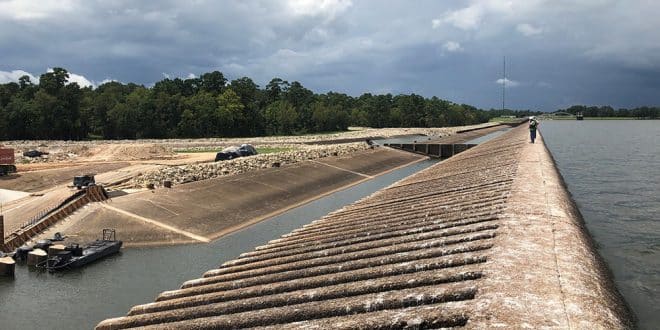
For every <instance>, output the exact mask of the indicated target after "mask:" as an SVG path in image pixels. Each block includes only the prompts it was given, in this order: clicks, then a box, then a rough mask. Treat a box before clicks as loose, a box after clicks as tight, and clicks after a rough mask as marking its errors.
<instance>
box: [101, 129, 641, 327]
mask: <svg viewBox="0 0 660 330" xmlns="http://www.w3.org/2000/svg"><path fill="white" fill-rule="evenodd" d="M539 142H541V143H537V144H529V143H528V142H527V133H526V130H525V129H524V128H522V127H521V128H517V129H514V130H512V131H511V132H509V133H507V134H505V135H503V136H501V137H499V138H497V139H495V140H493V141H490V142H488V143H485V144H483V145H480V146H478V147H475V148H472V149H470V150H468V151H466V152H464V153H461V154H459V155H457V156H455V157H453V158H450V159H448V160H446V161H444V162H442V163H440V164H438V165H436V166H433V167H431V168H429V169H427V170H424V171H422V172H420V173H417V174H415V175H413V176H411V177H409V178H407V179H405V180H402V181H400V182H398V183H396V184H394V185H392V186H390V187H388V188H386V189H383V190H381V191H379V192H377V193H375V194H373V195H372V196H370V197H368V198H365V199H363V200H360V201H358V202H356V203H354V204H352V205H350V206H348V207H345V208H343V209H341V210H338V211H336V212H333V213H331V214H329V215H327V216H325V217H323V218H322V219H319V220H317V221H314V222H313V223H311V224H309V225H306V226H304V227H303V228H301V229H298V230H295V231H293V232H292V233H290V234H287V235H284V236H283V237H282V238H280V239H276V240H273V241H271V242H269V244H267V245H265V246H261V247H258V248H256V249H255V251H252V252H248V253H244V254H243V255H241V256H240V257H239V258H238V259H236V260H233V261H230V262H227V263H225V264H223V265H221V266H220V267H219V268H217V269H213V270H210V271H208V272H206V273H205V274H204V276H203V277H202V278H200V279H195V280H191V281H188V282H185V283H184V284H183V286H182V288H181V289H179V290H174V291H167V292H163V293H162V294H161V295H159V296H158V298H157V300H156V302H154V303H150V304H145V305H140V306H135V307H133V308H132V309H131V310H130V312H129V313H128V316H126V317H120V318H115V319H109V320H105V321H103V322H101V323H100V324H99V325H98V328H100V329H120V328H130V327H139V326H146V327H148V328H149V327H153V328H158V329H163V328H194V329H204V328H208V329H211V328H213V329H218V328H252V327H257V328H264V329H268V328H285V329H330V328H332V329H349V328H350V329H355V328H369V329H399V328H416V329H425V328H438V327H457V326H466V327H469V328H491V327H501V328H512V327H513V328H519V327H531V328H538V327H551V328H582V327H584V326H587V325H589V326H590V327H596V328H625V327H628V326H630V323H629V319H628V317H627V313H626V310H625V308H624V307H622V306H623V304H622V302H621V300H620V297H619V296H618V293H617V292H616V290H615V289H613V287H612V285H611V281H610V279H609V277H608V275H607V272H606V271H605V270H604V268H603V267H602V264H601V262H600V259H599V257H598V256H597V254H595V253H594V251H593V247H592V246H591V244H590V240H589V238H588V236H587V235H586V233H585V232H584V230H583V229H582V224H581V221H580V218H579V213H578V212H577V210H576V209H575V208H574V205H573V203H572V202H571V200H570V198H569V197H568V195H567V193H566V191H565V189H564V187H563V185H562V184H561V178H560V177H559V176H558V173H557V172H556V170H555V169H554V164H553V162H552V159H551V158H550V157H549V154H548V152H547V150H546V149H545V147H544V145H543V144H542V138H541V139H540V141H539ZM173 262H175V261H173Z"/></svg>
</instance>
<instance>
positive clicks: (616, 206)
mask: <svg viewBox="0 0 660 330" xmlns="http://www.w3.org/2000/svg"><path fill="white" fill-rule="evenodd" d="M540 130H541V134H542V135H543V138H544V139H545V143H546V145H547V146H548V148H549V149H550V151H551V153H552V155H553V157H554V158H555V160H556V162H557V165H558V167H559V170H560V172H561V174H562V176H563V177H564V180H565V181H566V184H567V185H568V190H569V191H570V192H571V194H572V195H573V199H574V200H575V201H576V202H577V204H578V207H579V209H580V212H581V213H582V215H583V216H584V220H585V222H586V225H587V228H588V229H589V232H590V233H591V236H592V237H593V238H594V240H595V241H596V244H597V246H598V251H599V253H600V255H601V256H602V257H603V258H604V259H605V261H606V262H607V264H608V266H609V268H610V269H611V270H612V273H613V274H614V280H615V282H616V285H617V287H618V288H619V291H620V292H621V293H622V294H623V296H624V298H625V299H626V301H627V302H628V304H629V305H630V307H631V309H632V310H633V312H634V313H635V314H636V316H637V318H638V322H639V323H638V325H639V327H640V329H660V121H658V120H620V121H619V120H616V121H609V120H584V121H543V122H542V123H541V126H540Z"/></svg>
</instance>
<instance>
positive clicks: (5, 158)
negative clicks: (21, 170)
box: [0, 146, 16, 176]
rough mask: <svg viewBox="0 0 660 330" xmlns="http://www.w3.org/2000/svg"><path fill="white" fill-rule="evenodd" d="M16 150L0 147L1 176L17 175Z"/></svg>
mask: <svg viewBox="0 0 660 330" xmlns="http://www.w3.org/2000/svg"><path fill="white" fill-rule="evenodd" d="M14 162H15V160H14V149H11V148H3V147H2V146H0V176H3V175H7V174H10V173H16V165H14Z"/></svg>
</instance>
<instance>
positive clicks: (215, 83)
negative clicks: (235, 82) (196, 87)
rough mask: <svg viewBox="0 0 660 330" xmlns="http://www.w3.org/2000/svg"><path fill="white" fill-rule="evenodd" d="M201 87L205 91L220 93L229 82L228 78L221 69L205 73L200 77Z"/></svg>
mask: <svg viewBox="0 0 660 330" xmlns="http://www.w3.org/2000/svg"><path fill="white" fill-rule="evenodd" d="M199 79H200V87H201V90H202V91H204V92H208V93H212V94H216V95H217V94H220V93H222V90H223V89H224V88H225V85H226V84H227V79H226V78H225V76H224V75H223V74H222V72H220V71H213V72H211V73H205V74H203V75H201V76H200V77H199Z"/></svg>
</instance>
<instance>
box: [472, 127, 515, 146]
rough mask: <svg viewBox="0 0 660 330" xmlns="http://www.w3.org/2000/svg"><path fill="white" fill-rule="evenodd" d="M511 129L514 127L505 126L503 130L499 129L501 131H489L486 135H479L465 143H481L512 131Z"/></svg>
mask: <svg viewBox="0 0 660 330" xmlns="http://www.w3.org/2000/svg"><path fill="white" fill-rule="evenodd" d="M511 129H512V127H508V128H505V129H502V130H499V131H495V132H492V133H488V134H486V135H484V136H481V137H478V138H476V139H472V140H470V141H466V142H465V144H481V143H484V142H486V141H489V140H491V139H494V138H496V137H498V136H500V135H502V134H504V133H506V132H508V131H510V130H511Z"/></svg>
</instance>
